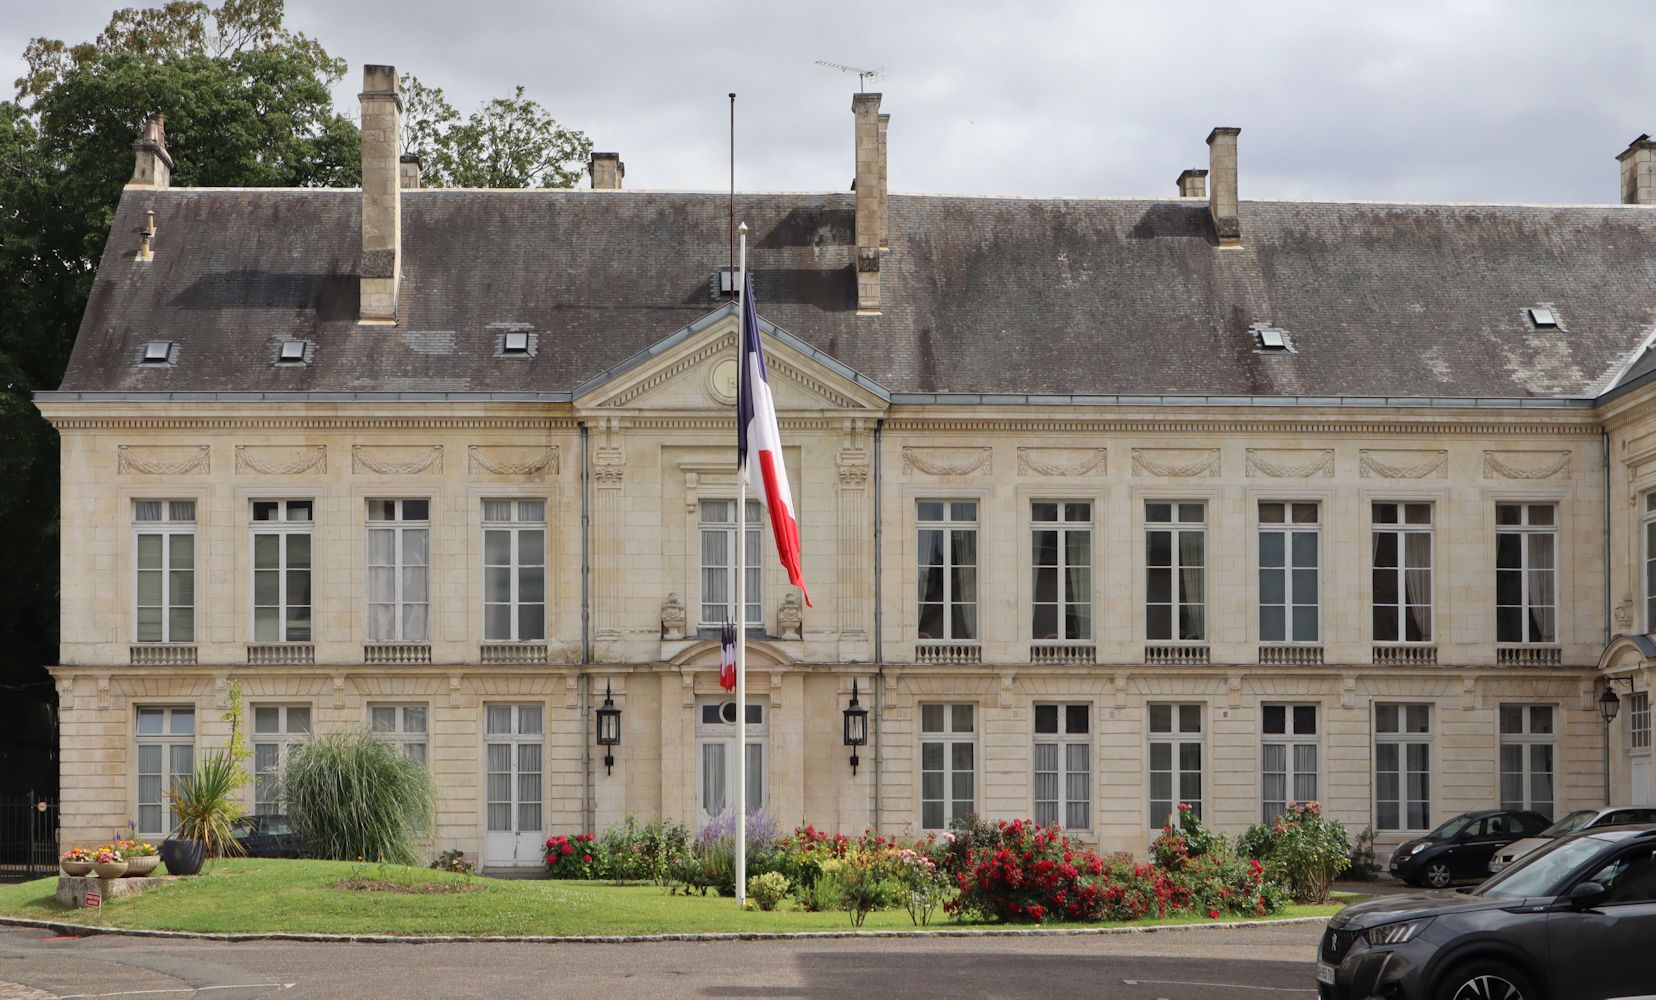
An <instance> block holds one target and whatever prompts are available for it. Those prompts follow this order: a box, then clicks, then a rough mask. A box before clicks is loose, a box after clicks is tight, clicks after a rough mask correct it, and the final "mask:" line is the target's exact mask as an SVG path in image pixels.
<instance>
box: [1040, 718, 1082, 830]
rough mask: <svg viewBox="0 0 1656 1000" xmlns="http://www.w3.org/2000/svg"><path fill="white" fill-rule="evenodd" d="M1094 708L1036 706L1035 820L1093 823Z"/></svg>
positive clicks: (1078, 827)
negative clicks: (1092, 719)
mask: <svg viewBox="0 0 1656 1000" xmlns="http://www.w3.org/2000/svg"><path fill="white" fill-rule="evenodd" d="M1091 714H1092V710H1091V707H1090V706H1087V705H1036V706H1035V822H1037V823H1039V824H1041V825H1042V826H1053V825H1055V824H1056V825H1060V826H1064V827H1067V828H1069V829H1071V830H1085V829H1087V828H1088V827H1090V826H1092V725H1091Z"/></svg>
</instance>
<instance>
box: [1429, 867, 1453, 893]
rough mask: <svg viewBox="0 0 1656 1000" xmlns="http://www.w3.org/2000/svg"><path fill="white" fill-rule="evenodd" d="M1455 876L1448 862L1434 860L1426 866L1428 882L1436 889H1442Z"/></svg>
mask: <svg viewBox="0 0 1656 1000" xmlns="http://www.w3.org/2000/svg"><path fill="white" fill-rule="evenodd" d="M1454 878H1455V877H1454V875H1452V874H1451V873H1450V871H1449V865H1448V864H1447V863H1446V862H1443V861H1434V862H1432V863H1431V864H1429V865H1427V866H1426V884H1427V885H1429V886H1431V887H1432V888H1434V889H1442V888H1443V887H1444V886H1446V885H1448V884H1449V883H1450V882H1452V881H1454Z"/></svg>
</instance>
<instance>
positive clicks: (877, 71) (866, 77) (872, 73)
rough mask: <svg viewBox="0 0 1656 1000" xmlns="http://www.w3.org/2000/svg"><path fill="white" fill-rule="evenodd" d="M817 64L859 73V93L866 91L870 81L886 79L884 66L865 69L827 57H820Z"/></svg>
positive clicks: (843, 71)
mask: <svg viewBox="0 0 1656 1000" xmlns="http://www.w3.org/2000/svg"><path fill="white" fill-rule="evenodd" d="M816 64H817V65H818V66H826V67H827V68H829V69H837V70H839V71H840V72H841V73H855V74H857V92H858V93H859V94H860V93H863V92H865V91H866V90H867V89H868V85H869V84H870V83H875V82H878V81H880V80H883V79H885V67H884V66H876V67H874V68H873V69H863V68H862V67H860V66H847V65H845V64H844V63H837V62H829V61H828V60H826V59H818V60H817V61H816Z"/></svg>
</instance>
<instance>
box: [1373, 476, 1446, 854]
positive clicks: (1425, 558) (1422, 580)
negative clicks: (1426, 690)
mask: <svg viewBox="0 0 1656 1000" xmlns="http://www.w3.org/2000/svg"><path fill="white" fill-rule="evenodd" d="M1374 641H1375V642H1431V641H1432V505H1431V504H1429V503H1377V504H1375V505H1374ZM1411 829H1413V828H1412V827H1411Z"/></svg>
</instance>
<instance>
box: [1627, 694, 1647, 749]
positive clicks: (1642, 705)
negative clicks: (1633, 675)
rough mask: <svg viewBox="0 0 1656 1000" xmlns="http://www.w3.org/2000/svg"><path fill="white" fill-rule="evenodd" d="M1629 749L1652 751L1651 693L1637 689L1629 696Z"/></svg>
mask: <svg viewBox="0 0 1656 1000" xmlns="http://www.w3.org/2000/svg"><path fill="white" fill-rule="evenodd" d="M1627 749H1628V750H1630V751H1633V752H1635V753H1649V752H1650V693H1649V692H1648V691H1635V692H1633V693H1632V694H1631V695H1628V697H1627Z"/></svg>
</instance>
